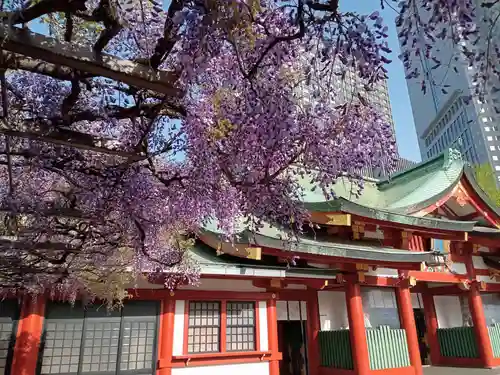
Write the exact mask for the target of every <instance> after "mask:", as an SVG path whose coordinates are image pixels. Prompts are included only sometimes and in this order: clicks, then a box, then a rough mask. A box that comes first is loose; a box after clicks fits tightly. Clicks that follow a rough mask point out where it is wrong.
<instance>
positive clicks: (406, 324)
mask: <svg viewBox="0 0 500 375" xmlns="http://www.w3.org/2000/svg"><path fill="white" fill-rule="evenodd" d="M397 293H398V302H399V306H398V307H399V316H400V317H401V326H402V328H403V329H404V330H405V331H406V342H407V343H408V354H409V355H410V363H411V365H412V367H413V368H414V369H415V375H422V374H423V371H422V360H421V358H420V349H419V345H418V336H417V326H416V325H415V315H414V314H413V305H412V303H411V294H410V289H409V288H408V287H400V288H398V289H397Z"/></svg>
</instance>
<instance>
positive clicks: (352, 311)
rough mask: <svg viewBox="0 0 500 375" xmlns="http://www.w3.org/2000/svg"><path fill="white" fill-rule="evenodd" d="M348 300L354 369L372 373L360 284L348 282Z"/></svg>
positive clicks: (361, 372)
mask: <svg viewBox="0 0 500 375" xmlns="http://www.w3.org/2000/svg"><path fill="white" fill-rule="evenodd" d="M346 302H347V312H348V315H349V335H350V338H351V352H352V359H353V362H354V371H355V373H356V374H357V375H368V374H369V373H370V357H369V355H368V343H367V341H366V330H365V316H364V313H363V302H362V300H361V288H360V286H359V284H355V283H348V284H347V285H346Z"/></svg>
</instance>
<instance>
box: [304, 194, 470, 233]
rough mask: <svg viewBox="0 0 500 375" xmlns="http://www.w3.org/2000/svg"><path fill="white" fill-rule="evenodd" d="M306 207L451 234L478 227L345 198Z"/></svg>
mask: <svg viewBox="0 0 500 375" xmlns="http://www.w3.org/2000/svg"><path fill="white" fill-rule="evenodd" d="M305 207H306V208H307V209H308V210H309V211H311V212H321V213H325V214H326V213H329V212H338V211H342V212H345V213H350V214H352V215H356V216H361V217H365V218H369V219H372V220H377V221H385V222H390V223H397V224H401V225H406V226H409V227H417V228H425V229H437V230H442V231H450V232H470V231H472V230H473V229H474V226H475V225H476V222H475V221H455V220H442V219H436V218H431V217H416V216H410V215H405V214H400V213H397V212H391V211H386V210H381V209H376V208H370V207H366V206H362V205H360V204H358V203H353V202H350V201H348V200H346V199H344V198H339V199H336V200H335V201H326V202H320V203H312V204H309V203H306V204H305Z"/></svg>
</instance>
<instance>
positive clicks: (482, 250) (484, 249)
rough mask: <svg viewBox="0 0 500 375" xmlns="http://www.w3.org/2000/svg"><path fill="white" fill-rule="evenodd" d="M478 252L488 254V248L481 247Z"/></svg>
mask: <svg viewBox="0 0 500 375" xmlns="http://www.w3.org/2000/svg"><path fill="white" fill-rule="evenodd" d="M478 251H480V252H482V253H489V252H490V248H489V247H486V246H481V247H480V248H479V249H478Z"/></svg>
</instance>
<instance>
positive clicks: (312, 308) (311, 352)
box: [307, 290, 321, 375]
mask: <svg viewBox="0 0 500 375" xmlns="http://www.w3.org/2000/svg"><path fill="white" fill-rule="evenodd" d="M320 329H321V327H320V321H319V304H318V291H316V290H312V291H311V296H310V297H309V299H308V301H307V342H308V347H307V359H308V362H309V374H311V375H313V374H318V372H319V366H320V360H319V343H318V333H319V331H320Z"/></svg>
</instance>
